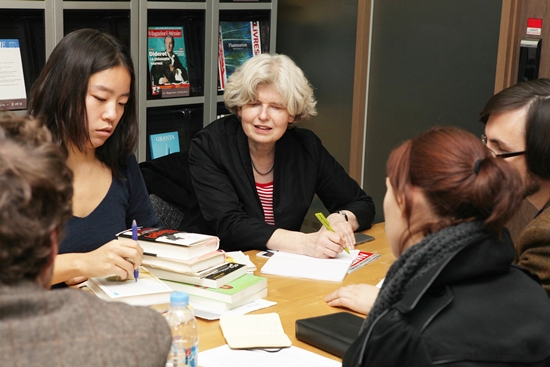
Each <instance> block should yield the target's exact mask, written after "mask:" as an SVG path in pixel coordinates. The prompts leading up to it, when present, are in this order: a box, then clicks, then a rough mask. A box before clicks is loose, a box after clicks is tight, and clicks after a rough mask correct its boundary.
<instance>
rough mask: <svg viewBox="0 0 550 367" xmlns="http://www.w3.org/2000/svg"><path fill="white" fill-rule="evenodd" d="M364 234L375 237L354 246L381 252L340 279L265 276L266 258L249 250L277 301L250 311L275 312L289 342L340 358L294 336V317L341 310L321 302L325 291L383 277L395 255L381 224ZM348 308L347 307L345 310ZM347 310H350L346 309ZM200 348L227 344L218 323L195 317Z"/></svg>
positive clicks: (295, 318)
mask: <svg viewBox="0 0 550 367" xmlns="http://www.w3.org/2000/svg"><path fill="white" fill-rule="evenodd" d="M364 233H367V234H370V235H371V236H374V238H375V240H374V241H371V242H367V243H364V244H362V245H359V246H357V247H356V248H357V249H359V250H363V251H369V252H376V253H379V254H381V255H382V256H380V257H379V258H378V259H376V260H375V261H374V262H372V263H369V264H367V265H366V266H364V267H362V268H360V269H358V270H356V271H354V272H353V273H351V274H348V275H347V276H346V278H345V279H344V281H343V282H329V281H319V280H310V279H299V278H288V277H281V276H276V275H264V274H261V273H260V270H261V268H262V266H263V265H264V264H265V262H266V261H267V259H265V258H262V257H258V256H256V253H257V252H258V251H248V252H247V253H246V254H247V255H249V256H250V260H252V262H253V263H254V264H255V265H256V267H257V270H256V272H255V274H256V275H260V276H263V277H265V278H267V287H268V295H267V297H266V299H267V300H269V301H275V302H277V304H276V305H275V306H272V307H268V308H264V309H262V310H258V311H254V312H253V313H257V314H260V313H269V312H276V313H278V314H279V316H280V318H281V322H282V324H283V328H284V330H285V333H286V334H287V335H288V337H289V338H290V340H291V341H292V345H295V346H297V347H300V348H303V349H307V350H311V351H314V352H315V353H318V354H321V355H323V356H326V357H329V358H332V359H335V360H339V358H338V357H336V356H333V355H331V354H329V353H326V352H324V351H322V350H320V349H317V348H315V347H312V346H311V345H309V344H306V343H303V342H301V341H299V340H298V339H296V328H295V322H296V320H297V319H301V318H305V317H310V316H319V315H325V314H329V313H335V312H340V311H342V310H343V309H341V308H335V307H330V306H328V305H327V304H326V302H325V301H324V298H325V296H326V295H327V294H329V293H331V292H332V291H334V290H336V289H338V288H340V287H342V286H344V285H348V284H357V283H367V284H371V285H376V284H377V283H378V282H379V281H380V280H382V278H384V276H385V274H386V272H387V270H388V268H389V267H390V265H391V264H392V263H393V262H394V260H395V257H394V256H393V254H392V253H391V250H390V248H389V246H388V241H387V237H386V233H385V231H384V223H378V224H375V225H373V227H372V228H371V229H369V230H367V231H365V232H364ZM346 310H347V309H346ZM348 311H349V310H348ZM198 320H199V321H198V327H199V350H201V351H203V350H207V349H211V348H215V347H218V346H220V345H223V344H226V342H225V339H224V338H223V334H222V332H221V329H220V326H219V322H218V321H217V320H215V321H208V320H203V319H198Z"/></svg>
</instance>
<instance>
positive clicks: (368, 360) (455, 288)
mask: <svg viewBox="0 0 550 367" xmlns="http://www.w3.org/2000/svg"><path fill="white" fill-rule="evenodd" d="M513 258H514V250H513V246H512V244H511V241H510V240H509V238H508V237H506V238H505V239H504V240H503V242H499V241H498V240H497V239H496V238H494V237H491V238H487V237H486V238H485V240H482V241H481V242H479V241H478V242H477V243H471V244H470V245H467V246H466V247H464V248H462V249H461V250H459V251H457V252H456V253H454V254H452V255H450V256H448V257H447V258H445V259H444V260H443V261H441V262H440V263H439V264H438V265H437V266H436V267H435V268H432V270H431V271H429V272H428V273H427V274H425V275H424V276H423V277H422V278H420V280H419V281H418V282H417V283H416V284H415V285H413V286H412V288H411V289H410V290H409V291H408V292H406V293H405V294H404V296H403V298H402V299H401V300H400V301H399V302H398V303H397V304H395V305H394V306H393V307H390V308H389V309H388V310H387V311H386V312H385V313H383V314H381V315H380V316H379V317H378V318H377V320H376V321H375V322H374V324H372V327H371V328H369V329H365V330H363V331H362V332H361V333H360V335H359V337H358V339H357V340H356V341H355V342H354V343H353V344H352V346H351V347H350V348H349V349H348V351H347V352H346V354H345V356H344V359H343V364H342V365H343V366H344V367H351V366H354V367H355V366H368V367H379V366H384V367H393V366H407V367H414V366H422V367H425V366H453V367H474V366H480V367H481V366H487V367H489V366H491V367H497V366H499V367H502V366H510V367H511V366H550V303H549V302H548V297H547V296H546V292H545V291H544V290H543V288H542V287H541V285H540V284H539V283H538V281H537V280H536V279H535V278H533V277H532V276H531V275H530V273H528V272H527V271H525V270H523V269H519V268H517V267H515V266H512V265H510V264H511V262H512V260H513Z"/></svg>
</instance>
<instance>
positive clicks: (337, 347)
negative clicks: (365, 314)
mask: <svg viewBox="0 0 550 367" xmlns="http://www.w3.org/2000/svg"><path fill="white" fill-rule="evenodd" d="M364 320H365V319H364V318H362V317H360V316H357V315H354V314H352V313H349V312H338V313H333V314H328V315H323V316H316V317H308V318H306V319H299V320H296V338H297V339H298V340H301V341H303V342H304V343H307V344H310V345H313V346H314V347H316V348H319V349H322V350H324V351H325V352H328V353H330V354H333V355H335V356H337V357H340V358H342V357H343V356H344V353H345V352H346V350H347V349H348V348H349V346H350V345H351V343H353V341H354V340H355V339H356V338H357V336H358V335H359V331H360V330H361V326H362V325H363V321H364Z"/></svg>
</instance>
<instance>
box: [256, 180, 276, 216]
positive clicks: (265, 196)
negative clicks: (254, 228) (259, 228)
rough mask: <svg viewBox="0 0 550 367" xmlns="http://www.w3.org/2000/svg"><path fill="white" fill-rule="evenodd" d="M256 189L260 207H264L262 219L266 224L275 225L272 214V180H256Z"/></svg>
mask: <svg viewBox="0 0 550 367" xmlns="http://www.w3.org/2000/svg"><path fill="white" fill-rule="evenodd" d="M256 191H257V192H258V196H259V197H260V201H261V203H262V208H263V209H264V219H265V222H266V223H267V224H271V225H272V226H274V225H275V217H274V216H273V181H271V182H268V183H258V182H256Z"/></svg>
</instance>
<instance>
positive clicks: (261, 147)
mask: <svg viewBox="0 0 550 367" xmlns="http://www.w3.org/2000/svg"><path fill="white" fill-rule="evenodd" d="M224 101H225V105H226V107H227V108H228V109H229V111H231V113H232V114H231V115H230V116H227V117H224V118H222V119H219V120H217V121H214V122H213V123H211V124H210V125H208V126H207V127H206V128H205V129H203V130H202V131H200V132H199V133H198V134H197V135H196V136H195V138H194V139H193V141H192V143H191V147H190V150H189V164H190V170H191V175H192V181H193V186H194V189H195V192H196V196H197V199H198V204H199V206H200V213H199V215H197V216H195V217H193V216H192V215H189V216H187V218H184V225H183V228H184V229H187V230H194V231H201V232H207V233H211V234H215V235H217V236H219V237H220V239H221V245H220V246H221V247H222V248H223V249H225V250H243V251H245V250H249V249H259V250H266V249H271V250H283V251H287V252H293V253H299V254H306V255H309V256H314V257H319V258H330V257H335V256H337V255H338V254H339V253H340V252H341V251H342V250H343V249H344V247H348V248H353V247H354V244H355V240H354V236H353V232H354V231H356V230H363V229H367V228H369V227H370V226H371V224H372V221H373V219H374V204H373V202H372V199H371V198H370V197H369V196H368V195H367V194H365V192H364V191H363V190H362V189H361V188H360V187H359V185H358V184H357V183H356V182H355V181H354V180H353V179H351V178H350V177H349V176H348V174H347V173H346V172H345V170H344V168H343V167H342V166H341V165H340V164H338V162H336V160H335V159H334V157H332V156H331V155H330V153H329V152H328V151H327V150H326V149H325V148H324V147H323V144H322V143H321V140H320V139H319V138H318V137H317V136H316V135H315V134H314V133H313V132H312V131H310V130H307V129H302V128H298V127H296V124H297V123H298V122H300V121H303V120H306V119H308V118H309V117H310V116H313V115H315V114H316V109H315V105H316V101H315V99H314V96H313V90H312V88H311V86H310V84H309V82H308V80H307V79H306V77H305V76H304V73H303V72H302V70H301V69H300V68H299V67H298V66H297V65H296V64H295V63H294V62H293V61H292V60H291V59H290V58H289V57H288V56H285V55H270V54H262V55H258V56H255V57H253V58H251V59H249V60H248V61H246V62H245V63H244V64H243V65H242V66H241V67H240V68H238V69H237V70H236V71H235V73H233V74H232V75H231V76H230V78H229V80H228V83H227V86H226V89H225V92H224ZM315 194H317V195H318V196H319V198H320V199H321V201H322V202H323V204H324V205H325V207H326V208H327V209H328V210H329V212H330V213H331V214H330V215H328V217H327V219H328V221H329V222H330V225H331V226H332V228H333V229H334V232H329V231H328V230H326V229H325V228H321V229H320V230H319V231H318V232H315V233H307V234H306V233H301V232H300V228H301V226H302V223H303V221H304V217H305V216H306V213H307V211H308V208H309V207H310V205H311V202H312V199H313V197H314V195H315Z"/></svg>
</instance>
